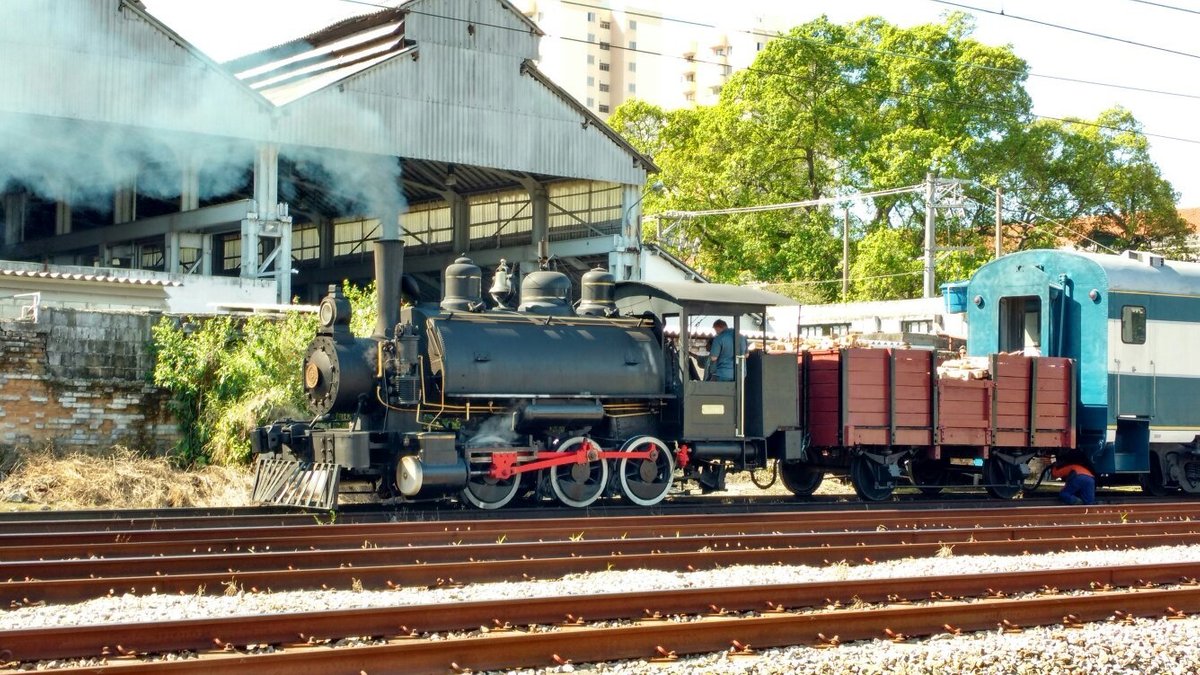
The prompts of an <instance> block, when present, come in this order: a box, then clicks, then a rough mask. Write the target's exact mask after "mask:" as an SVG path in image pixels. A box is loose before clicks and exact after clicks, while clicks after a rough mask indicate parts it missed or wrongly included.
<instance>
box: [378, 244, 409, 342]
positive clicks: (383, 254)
mask: <svg viewBox="0 0 1200 675" xmlns="http://www.w3.org/2000/svg"><path fill="white" fill-rule="evenodd" d="M403 277H404V242H403V241H400V240H399V239H379V240H377V241H376V242H375V296H376V297H377V298H378V310H379V311H378V314H379V318H378V319H377V320H376V322H375V334H374V336H375V337H377V338H388V339H391V338H393V337H395V336H394V335H393V334H392V333H393V331H394V330H395V328H396V324H397V323H398V322H399V321H400V284H401V281H402V279H403Z"/></svg>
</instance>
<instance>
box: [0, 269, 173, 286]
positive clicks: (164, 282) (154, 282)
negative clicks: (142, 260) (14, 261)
mask: <svg viewBox="0 0 1200 675" xmlns="http://www.w3.org/2000/svg"><path fill="white" fill-rule="evenodd" d="M0 276H6V277H25V278H29V279H54V280H57V281H89V282H95V283H101V284H126V285H130V286H164V287H177V286H182V285H183V284H182V283H181V282H179V281H174V280H171V279H145V278H132V277H125V276H110V275H107V274H85V273H79V272H51V271H40V272H38V271H33V270H20V269H7V268H0Z"/></svg>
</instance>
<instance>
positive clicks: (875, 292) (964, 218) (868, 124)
mask: <svg viewBox="0 0 1200 675" xmlns="http://www.w3.org/2000/svg"><path fill="white" fill-rule="evenodd" d="M972 31H973V24H972V20H971V19H970V18H969V17H967V16H966V15H964V14H961V13H955V14H951V15H949V16H947V17H946V18H945V20H944V21H943V22H941V23H934V24H926V25H920V26H914V27H911V28H903V27H899V26H895V25H892V24H889V23H888V22H886V21H884V20H882V19H880V18H876V17H871V18H866V19H863V20H861V21H857V22H853V23H849V24H846V25H837V24H834V23H832V22H830V21H829V20H828V19H826V18H824V17H822V18H819V19H816V20H814V21H810V22H808V23H806V24H803V25H801V26H797V27H796V28H794V29H793V30H791V31H790V32H788V33H787V34H786V35H783V36H781V37H780V38H779V39H776V40H774V41H772V42H771V43H769V44H768V45H767V47H766V48H765V49H764V50H763V51H762V52H760V53H759V55H758V56H757V58H756V60H755V62H754V64H753V66H752V67H751V68H749V69H747V70H745V71H742V72H739V73H737V74H735V75H734V76H733V77H732V78H731V79H730V81H729V82H728V83H727V85H726V86H725V87H724V89H723V90H722V93H721V98H720V101H719V103H718V104H717V105H714V106H710V107H699V108H694V109H687V110H678V111H664V110H662V109H660V108H656V107H655V106H652V105H649V104H646V103H644V102H631V103H627V104H625V105H623V106H621V107H620V108H618V109H617V111H616V113H615V114H614V116H613V119H614V124H615V125H616V128H617V129H618V130H620V131H622V132H623V133H625V134H627V137H628V138H629V139H630V141H631V142H632V143H633V144H634V145H635V146H637V147H638V148H639V149H641V150H643V151H644V152H647V153H649V154H651V155H653V156H654V159H655V161H656V163H657V164H658V165H659V167H660V168H661V170H662V173H661V175H660V176H659V177H658V178H659V179H660V180H661V181H662V183H663V184H664V186H665V187H666V189H665V190H663V191H662V192H661V193H648V194H647V195H646V197H645V200H644V203H643V206H644V210H645V212H646V213H649V214H655V213H664V212H666V215H664V216H663V217H662V218H661V219H660V220H659V226H658V227H657V228H654V227H651V228H648V232H649V234H650V235H651V236H652V237H654V236H656V235H657V233H660V232H663V231H667V230H669V231H670V232H671V236H669V237H663V241H662V242H660V243H663V244H665V245H667V246H668V247H673V248H674V249H675V252H676V253H677V254H679V255H680V256H681V257H683V258H684V259H685V260H687V261H688V262H690V263H692V264H694V265H696V266H697V267H699V268H700V269H701V270H702V271H704V272H705V273H707V274H709V275H710V276H712V277H713V278H715V279H716V280H720V281H738V280H744V279H749V280H753V281H760V282H768V283H784V282H797V283H803V284H805V285H808V286H812V287H813V288H817V289H820V290H819V291H818V294H819V295H821V296H822V297H823V298H824V299H827V300H829V299H833V298H835V297H836V295H837V291H838V285H837V284H825V283H816V282H821V281H824V280H827V279H831V278H834V277H836V276H837V269H838V264H839V262H840V242H838V241H837V240H838V238H839V236H840V232H839V231H838V230H839V228H838V226H837V221H838V220H840V219H839V218H836V217H835V216H834V213H833V212H832V211H831V210H830V209H829V207H806V208H796V209H793V210H790V211H780V212H771V213H735V214H725V215H712V216H706V217H703V218H695V219H679V218H674V217H671V216H670V215H669V213H670V212H671V211H673V210H678V211H696V210H727V209H736V208H740V207H747V206H755V205H764V204H777V203H790V202H798V201H805V200H811V199H820V198H828V197H836V196H837V195H839V194H849V193H854V192H858V191H868V190H880V189H887V188H896V187H902V186H906V185H914V184H918V183H920V182H922V181H923V180H924V178H925V175H926V173H928V172H931V171H932V172H935V173H936V174H937V175H939V176H940V177H943V178H959V179H974V180H976V181H978V183H980V184H982V185H986V186H999V187H1001V188H1003V190H1004V192H1005V193H1006V195H1008V198H1007V202H1006V203H1007V204H1008V206H1009V209H1006V213H1005V222H1006V223H1008V225H1007V227H1006V237H1007V238H1008V242H1007V244H1008V250H1012V248H1013V247H1014V243H1015V247H1016V248H1031V247H1041V246H1053V245H1057V244H1059V243H1061V237H1062V236H1063V235H1064V234H1065V233H1067V232H1069V230H1067V229H1065V228H1063V227H1062V226H1060V225H1054V224H1052V223H1053V222H1055V221H1058V222H1063V223H1072V224H1073V225H1072V228H1075V229H1079V230H1080V232H1079V235H1076V236H1075V237H1073V238H1075V239H1076V240H1079V239H1082V236H1080V235H1087V236H1088V237H1090V238H1092V239H1096V240H1098V241H1100V242H1101V243H1104V244H1105V245H1108V246H1111V247H1113V248H1127V247H1128V248H1155V249H1157V250H1160V251H1171V250H1178V248H1179V247H1180V246H1181V245H1182V242H1183V236H1184V234H1185V228H1184V224H1183V222H1182V220H1180V219H1179V217H1178V215H1177V214H1176V213H1175V209H1174V200H1175V193H1174V191H1173V190H1172V189H1171V186H1170V184H1169V183H1167V182H1166V181H1165V180H1163V179H1162V177H1161V175H1160V173H1159V171H1158V168H1157V166H1155V165H1154V163H1153V161H1151V159H1150V157H1149V154H1148V145H1147V143H1146V139H1145V136H1144V135H1143V134H1142V133H1141V130H1140V127H1139V125H1138V123H1137V121H1136V120H1135V119H1133V117H1132V116H1131V115H1129V113H1128V112H1127V111H1123V110H1119V109H1117V110H1112V111H1106V112H1105V113H1103V114H1101V115H1100V117H1099V118H1098V119H1097V120H1096V121H1094V122H1085V121H1081V120H1075V121H1067V122H1058V121H1054V120H1036V121H1035V119H1034V117H1033V115H1032V114H1031V113H1030V106H1031V103H1030V98H1029V95H1028V93H1027V92H1026V90H1025V87H1024V82H1025V79H1026V77H1027V75H1028V67H1027V65H1026V64H1025V62H1024V61H1023V60H1022V59H1021V58H1020V57H1019V56H1017V55H1016V54H1015V53H1014V52H1013V51H1012V49H1011V48H1010V47H1008V46H991V45H986V44H983V43H980V42H979V41H977V40H975V39H973V38H972V37H971V33H972ZM966 196H967V198H968V201H967V202H966V203H965V204H964V205H963V207H962V209H960V210H958V211H957V212H955V213H949V212H945V211H943V212H940V213H939V223H940V224H946V225H949V226H951V227H952V229H953V232H954V234H953V235H952V238H953V242H952V243H953V244H954V245H956V246H966V247H968V250H962V251H955V252H954V253H950V254H945V255H942V256H939V258H938V262H937V264H938V276H939V279H942V280H945V279H954V278H965V277H967V276H969V275H970V274H971V273H972V272H973V271H974V269H975V268H976V267H977V266H978V265H980V264H982V263H983V262H984V261H986V260H987V258H988V255H989V252H990V250H991V243H990V240H991V236H992V233H993V232H994V222H995V214H994V207H993V206H992V204H993V200H992V197H991V195H990V194H989V193H988V192H987V191H986V190H984V189H981V188H977V187H972V186H968V187H966ZM924 212H925V204H924V197H923V195H921V194H901V195H893V196H888V197H881V198H877V199H876V200H875V201H874V203H873V207H872V208H871V209H870V211H869V212H868V213H866V214H865V216H866V221H867V225H866V227H864V228H863V229H862V231H861V232H858V233H856V236H855V239H854V241H853V242H852V246H851V248H852V249H854V251H855V252H854V253H853V255H855V256H861V255H866V256H868V259H867V260H866V261H864V262H862V263H861V264H858V263H856V264H855V269H856V270H861V271H863V272H864V273H866V272H873V273H872V274H870V275H869V276H873V277H875V278H874V279H872V280H870V283H866V284H859V285H856V290H855V296H856V297H860V298H883V297H909V296H910V295H912V294H914V293H915V292H916V291H919V289H920V283H919V279H918V280H917V283H916V284H915V285H914V284H913V283H912V282H913V279H910V278H908V275H907V274H901V272H903V271H904V270H907V269H908V267H909V263H908V261H902V260H901V259H900V258H899V257H897V256H896V255H895V252H893V251H886V250H883V249H882V248H879V245H880V242H882V241H885V240H886V241H890V242H892V243H894V244H897V245H899V244H900V243H901V242H900V240H903V242H905V243H906V249H905V250H908V249H909V248H911V246H909V244H913V243H915V244H916V245H917V247H918V249H917V254H918V255H917V256H914V257H919V249H920V242H921V234H920V233H921V231H922V229H923V226H924ZM889 229H891V230H900V231H901V232H891V233H882V232H881V231H882V230H889ZM942 232H943V231H942V230H941V229H939V238H940V237H942V236H944V235H943V234H942ZM863 247H865V250H861V249H862V248H863ZM910 252H911V251H910Z"/></svg>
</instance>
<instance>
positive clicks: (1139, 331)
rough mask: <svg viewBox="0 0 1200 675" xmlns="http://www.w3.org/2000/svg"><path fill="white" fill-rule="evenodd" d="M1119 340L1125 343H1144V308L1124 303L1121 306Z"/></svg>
mask: <svg viewBox="0 0 1200 675" xmlns="http://www.w3.org/2000/svg"><path fill="white" fill-rule="evenodd" d="M1121 342H1124V343H1125V344H1127V345H1143V344H1146V308H1145V307H1142V306H1140V305H1125V306H1124V307H1122V308H1121Z"/></svg>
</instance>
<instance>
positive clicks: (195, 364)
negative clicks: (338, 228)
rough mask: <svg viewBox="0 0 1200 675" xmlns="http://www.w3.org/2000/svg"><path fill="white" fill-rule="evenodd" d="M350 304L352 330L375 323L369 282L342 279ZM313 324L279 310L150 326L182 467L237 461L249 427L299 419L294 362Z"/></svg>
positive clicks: (242, 458)
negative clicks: (358, 283)
mask: <svg viewBox="0 0 1200 675" xmlns="http://www.w3.org/2000/svg"><path fill="white" fill-rule="evenodd" d="M343 291H344V292H345V294H346V297H347V298H348V299H349V300H350V304H351V306H352V308H353V310H354V316H353V319H352V322H351V330H352V332H353V333H354V334H355V335H360V336H361V335H369V334H370V332H371V330H372V329H374V327H375V314H376V308H375V284H374V282H372V283H371V284H369V285H367V286H366V287H365V288H358V287H356V286H352V285H351V284H349V283H345V284H343ZM316 330H317V319H316V315H314V314H305V313H300V312H293V313H290V314H288V315H286V316H284V317H282V318H280V317H270V318H268V317H264V316H250V317H245V318H243V317H230V316H220V317H206V318H203V319H187V320H185V321H182V322H181V321H179V320H178V319H173V318H168V317H164V318H163V319H162V320H161V321H159V322H158V324H157V325H155V327H154V352H155V356H156V359H155V364H154V383H155V384H156V385H158V386H160V387H163V388H165V389H167V390H168V391H170V392H171V401H170V406H171V411H172V413H174V415H175V419H176V421H178V423H179V429H180V432H181V433H182V438H181V439H180V441H179V443H178V444H177V445H176V446H175V451H174V458H175V460H176V462H177V463H179V464H181V465H183V466H193V465H206V464H220V465H235V464H243V463H245V462H247V461H248V460H249V459H250V432H251V431H253V430H254V428H255V427H257V426H259V425H261V424H265V423H267V422H271V421H273V420H277V419H282V418H285V417H291V418H294V419H304V418H305V417H307V415H308V413H307V410H306V407H305V400H304V387H303V383H302V380H301V363H302V361H303V359H304V352H305V350H306V349H307V348H308V344H309V342H310V341H311V340H312V338H313V335H314V334H315V333H316Z"/></svg>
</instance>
